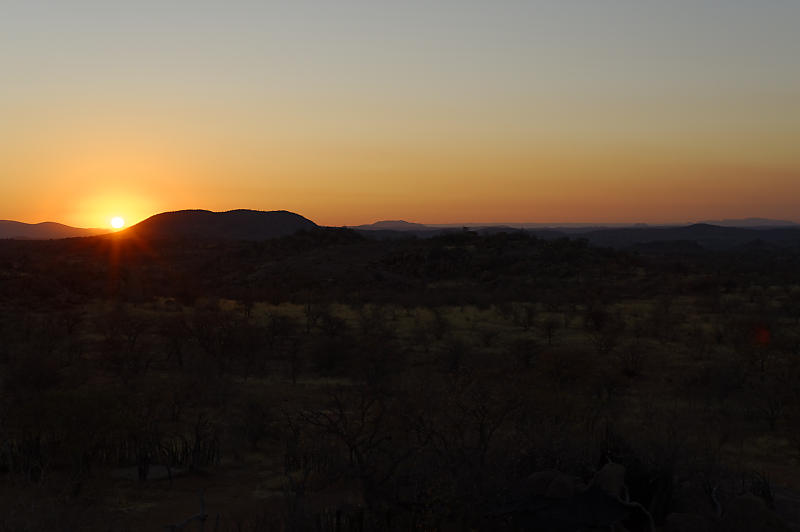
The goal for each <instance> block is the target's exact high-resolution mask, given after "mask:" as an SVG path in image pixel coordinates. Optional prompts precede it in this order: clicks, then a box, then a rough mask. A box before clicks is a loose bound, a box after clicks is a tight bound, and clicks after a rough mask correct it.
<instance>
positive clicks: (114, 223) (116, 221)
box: [111, 216, 125, 229]
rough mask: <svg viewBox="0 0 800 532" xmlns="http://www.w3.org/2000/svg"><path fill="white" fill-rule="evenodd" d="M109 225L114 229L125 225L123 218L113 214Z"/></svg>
mask: <svg viewBox="0 0 800 532" xmlns="http://www.w3.org/2000/svg"><path fill="white" fill-rule="evenodd" d="M111 227H113V228H114V229H122V228H123V227H125V220H124V219H123V218H122V217H121V216H114V217H113V218H111Z"/></svg>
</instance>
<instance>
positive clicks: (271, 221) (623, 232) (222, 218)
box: [0, 209, 800, 253]
mask: <svg viewBox="0 0 800 532" xmlns="http://www.w3.org/2000/svg"><path fill="white" fill-rule="evenodd" d="M316 227H318V226H317V224H315V223H314V222H312V221H311V220H309V219H308V218H305V217H303V216H300V215H299V214H295V213H293V212H289V211H254V210H244V209H241V210H233V211H227V212H212V211H207V210H183V211H175V212H165V213H161V214H156V215H155V216H151V217H150V218H148V219H147V220H144V221H143V222H141V223H138V224H136V225H134V226H132V227H130V228H128V229H126V230H124V231H121V232H119V233H116V234H117V235H120V236H123V237H124V236H135V237H138V238H159V239H172V238H201V239H208V240H215V239H225V240H265V239H269V238H277V237H282V236H287V235H291V234H294V233H296V232H298V231H301V230H308V229H314V228H316ZM350 229H353V230H355V231H356V232H358V233H359V234H361V235H362V236H365V237H367V238H371V239H387V238H388V239H397V238H414V237H415V238H430V237H434V236H437V235H441V234H445V233H453V232H460V231H463V230H464V227H463V226H461V225H457V224H452V225H425V224H420V223H411V222H406V221H403V220H384V221H380V222H375V223H373V224H367V225H360V226H355V227H351V228H350ZM468 229H469V230H470V231H474V232H476V233H479V234H483V235H488V234H496V233H501V232H509V233H511V232H519V231H524V232H526V233H529V234H532V235H535V236H537V237H539V238H544V239H554V238H563V237H569V238H583V239H586V240H588V241H589V242H590V243H592V244H595V245H599V246H609V247H616V248H631V249H638V250H640V251H642V252H656V253H661V252H668V251H670V250H673V251H675V250H684V251H692V250H694V251H697V250H702V249H732V248H736V247H743V246H751V247H752V246H756V245H757V246H762V247H763V246H800V225H798V224H796V223H794V222H789V221H785V220H770V219H765V218H746V219H741V220H716V221H714V223H697V224H691V225H679V224H675V225H646V224H628V225H624V224H614V225H607V226H592V225H582V224H566V225H563V226H560V225H557V224H552V225H548V224H506V225H502V224H484V225H479V224H475V225H470V226H468ZM108 232H109V231H108V230H104V229H80V228H76V227H69V226H66V225H62V224H57V223H52V222H46V223H41V224H25V223H21V222H13V221H7V220H4V221H0V238H5V239H8V238H14V239H57V238H69V237H82V236H93V235H100V234H104V233H108Z"/></svg>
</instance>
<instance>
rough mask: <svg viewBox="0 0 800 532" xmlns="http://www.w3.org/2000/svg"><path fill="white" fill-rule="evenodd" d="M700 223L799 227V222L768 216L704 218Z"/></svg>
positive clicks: (731, 225)
mask: <svg viewBox="0 0 800 532" xmlns="http://www.w3.org/2000/svg"><path fill="white" fill-rule="evenodd" d="M699 223H702V224H709V225H719V226H721V227H800V224H797V223H795V222H790V221H788V220H771V219H769V218H742V219H734V220H730V219H725V220H705V221H703V222H699Z"/></svg>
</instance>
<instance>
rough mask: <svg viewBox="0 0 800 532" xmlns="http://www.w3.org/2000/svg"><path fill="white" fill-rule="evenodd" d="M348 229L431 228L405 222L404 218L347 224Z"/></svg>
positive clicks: (401, 229) (394, 229) (412, 229)
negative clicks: (372, 222) (354, 224)
mask: <svg viewBox="0 0 800 532" xmlns="http://www.w3.org/2000/svg"><path fill="white" fill-rule="evenodd" d="M348 227H349V228H350V229H356V230H363V231H425V230H428V229H432V228H431V227H428V226H427V225H423V224H418V223H412V222H406V221H405V220H382V221H380V222H375V223H374V224H366V225H356V226H348Z"/></svg>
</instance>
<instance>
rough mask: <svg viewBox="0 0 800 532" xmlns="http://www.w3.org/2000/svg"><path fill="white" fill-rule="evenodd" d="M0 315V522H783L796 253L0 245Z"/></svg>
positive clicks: (501, 243) (705, 525)
mask: <svg viewBox="0 0 800 532" xmlns="http://www.w3.org/2000/svg"><path fill="white" fill-rule="evenodd" d="M0 311H2V312H1V313H0V530H4V531H5V530H8V531H11V530H14V531H25V530H31V531H33V530H65V531H66V530H97V531H108V530H112V531H126V530H163V529H164V528H165V527H166V528H167V529H171V530H200V529H201V528H203V527H204V528H203V529H205V530H220V531H223V530H240V531H255V530H276V531H277V530H318V531H334V530H344V531H351V530H396V531H404V530H509V531H511V530H565V531H566V530H629V531H631V532H634V531H638V530H653V529H658V530H670V531H677V530H688V531H694V530H707V531H711V530H765V531H766V530H788V529H789V528H788V527H789V526H794V525H796V524H797V522H796V521H793V520H794V519H797V515H796V513H795V514H793V513H792V512H793V510H792V508H793V506H795V505H798V504H800V503H798V501H800V498H799V497H800V496H798V494H800V464H799V463H798V459H800V387H798V385H797V383H798V379H800V249H796V248H791V247H784V248H771V247H769V248H767V247H762V246H758V245H754V246H747V247H743V248H737V249H735V250H731V251H714V252H711V251H704V250H702V249H694V250H693V252H691V253H687V252H685V250H684V249H683V248H681V247H677V248H676V249H672V248H670V247H669V246H661V247H658V248H654V249H647V248H643V249H639V250H614V249H610V248H599V247H593V246H590V245H588V244H587V243H586V242H585V241H583V240H570V239H557V240H544V239H540V238H536V237H533V236H531V235H529V234H526V233H523V232H519V233H501V234H496V235H489V236H481V235H477V234H475V233H472V232H470V231H464V232H456V233H452V234H449V235H443V236H439V237H435V238H430V239H398V240H369V239H366V238H364V237H362V236H359V235H358V234H357V233H354V232H352V231H349V230H344V229H342V230H337V229H319V230H313V231H308V232H302V233H299V234H297V235H294V236H291V237H285V238H280V239H274V240H268V241H264V242H222V241H201V240H157V241H142V240H137V239H133V238H131V239H126V238H119V237H116V238H115V237H113V236H112V237H91V238H81V239H69V240H59V241H47V242H34V241H2V242H0ZM590 509H591V510H590ZM589 514H591V515H589ZM745 527H750V528H745Z"/></svg>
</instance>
